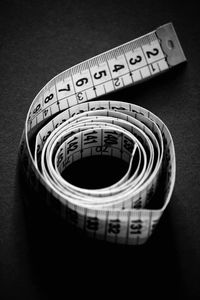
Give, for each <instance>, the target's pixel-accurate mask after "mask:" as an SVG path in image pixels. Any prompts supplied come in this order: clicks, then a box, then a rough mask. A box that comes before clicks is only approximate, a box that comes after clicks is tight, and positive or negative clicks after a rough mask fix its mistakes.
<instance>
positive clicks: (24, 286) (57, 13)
mask: <svg viewBox="0 0 200 300" xmlns="http://www.w3.org/2000/svg"><path fill="white" fill-rule="evenodd" d="M196 3H198V1H196ZM0 16H1V20H0V80H1V81H0V83H1V87H0V113H1V115H0V135H1V138H0V143H1V144H0V185H1V187H0V192H1V193H0V285H1V286H0V298H1V299H62V298H66V299H67V298H69V299H70V298H72V297H76V296H77V295H78V294H79V293H81V294H82V297H89V298H94V297H96V296H102V297H104V298H105V297H107V294H108V295H109V296H110V297H112V298H114V297H117V296H122V295H123V298H124V299H125V298H126V297H127V296H128V295H129V297H131V298H133V299H134V298H136V295H137V296H139V297H140V298H141V297H143V296H148V297H153V298H160V299H162V298H165V297H168V298H172V297H176V299H196V298H198V296H199V295H200V287H199V285H200V230H199V226H200V199H199V198H200V197H199V194H200V176H199V168H200V159H199V147H200V139H199V132H200V130H199V129H200V102H199V101H200V99H199V91H200V83H199V82H200V81H199V76H200V59H199V56H200V47H199V46H200V26H199V25H200V22H199V15H198V7H197V5H196V6H195V2H194V3H193V2H192V1H187V2H183V1H175V0H174V1H169V0H168V1H167V0H166V1H144V0H140V1H124V0H120V1H118V0H116V1H108V0H107V1H76V0H73V1H67V0H66V1H64V0H63V1H42V0H41V1H32V2H31V1H17V0H16V1H1V7H0ZM169 21H172V22H173V24H174V26H175V29H176V31H177V34H178V36H179V39H180V41H181V44H182V47H183V49H184V52H185V55H186V57H187V59H188V63H187V64H185V65H182V66H180V67H177V68H176V69H174V70H171V71H170V72H168V73H166V74H164V75H162V76H159V77H157V78H155V79H152V80H151V81H148V82H146V83H143V84H141V85H138V86H135V87H130V88H127V89H125V90H123V91H120V92H117V93H113V94H110V95H107V96H105V97H104V98H105V99H115V100H121V99H123V100H125V101H129V102H132V103H135V104H138V105H141V106H144V107H146V108H147V109H149V110H151V111H152V112H154V113H155V114H157V115H158V116H159V117H160V118H161V119H162V120H163V121H164V122H165V123H166V124H167V126H168V127H169V129H170V131H171V134H172V136H173V139H174V143H175V149H176V155H177V179H176V185H175V190H174V193H173V197H172V199H171V202H170V204H169V206H168V208H167V210H166V212H165V214H164V216H163V217H162V219H161V222H160V223H159V226H158V228H157V231H156V232H155V234H154V235H153V236H152V238H151V239H150V240H149V242H148V243H147V244H146V245H145V246H142V247H139V248H133V247H121V246H120V247H118V246H116V245H107V244H103V243H98V242H92V241H88V240H87V239H84V238H83V237H82V236H81V235H79V234H75V233H74V232H73V231H70V230H69V229H68V228H67V227H66V226H65V225H63V224H60V222H59V220H56V218H54V217H52V216H51V214H48V213H47V214H45V212H44V211H43V210H42V207H40V205H38V204H37V205H35V207H34V208H33V211H32V213H30V212H27V211H26V210H24V205H23V199H25V198H26V199H27V198H28V200H29V198H31V194H30V192H29V191H26V189H25V184H24V183H23V182H22V183H20V182H21V181H20V178H19V175H18V172H17V151H18V144H19V140H20V136H21V133H22V130H23V126H24V121H25V117H26V113H27V110H28V108H29V106H30V104H31V101H32V99H33V98H34V96H35V95H36V93H37V92H38V91H39V90H40V89H41V88H42V86H43V85H44V84H45V83H46V82H47V81H48V80H50V79H51V78H52V77H53V76H55V75H56V74H58V73H59V72H61V71H63V70H65V69H67V68H69V67H71V66H73V65H74V64H76V63H78V62H81V61H83V60H85V59H87V58H90V57H92V56H94V55H96V54H99V53H101V52H103V51H106V50H109V49H110V48H112V47H115V46H117V45H119V44H121V43H124V42H127V41H129V40H131V39H133V38H136V37H139V36H140V35H143V34H145V33H148V32H150V31H151V30H154V29H155V28H156V27H158V26H160V25H163V24H165V23H167V22H169ZM34 197H35V195H33V194H32V198H34ZM94 289H95V291H94Z"/></svg>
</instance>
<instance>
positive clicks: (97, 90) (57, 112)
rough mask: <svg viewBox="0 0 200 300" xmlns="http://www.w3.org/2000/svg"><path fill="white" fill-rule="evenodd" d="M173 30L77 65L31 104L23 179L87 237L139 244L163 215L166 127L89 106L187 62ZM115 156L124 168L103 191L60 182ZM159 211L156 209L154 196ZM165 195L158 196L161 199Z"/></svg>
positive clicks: (134, 111) (148, 117) (169, 151)
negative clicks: (90, 161) (70, 172)
mask: <svg viewBox="0 0 200 300" xmlns="http://www.w3.org/2000/svg"><path fill="white" fill-rule="evenodd" d="M185 60H186V59H185V56H184V53H183V51H182V48H181V46H180V43H179V41H178V38H177V36H176V33H175V30H174V28H173V25H172V24H171V23H168V24H166V25H163V26H161V27H159V28H158V29H156V30H155V31H153V32H151V33H149V34H147V35H145V36H143V37H140V38H138V39H136V40H133V41H131V42H129V43H126V44H124V45H121V46H119V47H116V48H114V49H112V50H110V51H107V52H105V53H103V54H100V55H98V56H96V57H94V58H92V59H89V60H87V61H85V62H82V63H80V64H78V65H76V66H75V67H72V68H71V69H68V70H66V71H64V72H63V73H61V74H59V75H58V76H56V77H55V78H53V79H52V80H51V81H50V82H49V83H47V85H46V86H45V87H44V88H43V89H42V90H41V91H40V92H39V93H38V95H37V96H36V97H35V99H34V101H33V103H32V105H31V107H30V109H29V112H28V115H27V119H26V123H25V129H24V132H23V135H22V139H21V145H20V151H19V153H20V157H21V159H22V166H23V169H24V172H25V174H26V177H27V179H28V181H29V182H30V184H31V185H32V186H34V188H36V189H37V190H39V189H41V187H42V189H43V191H44V198H45V199H46V202H47V203H48V204H50V205H51V206H52V205H53V206H55V210H56V211H57V212H58V213H59V214H60V215H61V216H62V217H64V218H66V219H67V220H68V221H69V222H70V223H72V224H73V225H74V226H76V227H78V228H81V229H82V230H83V231H84V232H85V233H87V235H89V236H92V237H94V238H98V239H103V240H106V241H110V242H114V243H121V244H133V245H135V244H142V243H144V242H145V241H146V240H147V239H148V237H149V236H150V235H151V233H152V231H153V229H154V227H155V225H156V224H157V223H158V221H159V219H160V217H161V215H162V213H163V211H164V210H165V208H166V207H167V204H168V203H169V200H170V198H171V194H172V191H173V187H174V183H175V173H176V163H175V151H174V144H173V140H172V137H171V134H170V132H169V130H168V128H167V127H166V125H165V124H164V123H163V122H162V121H161V120H160V119H159V118H158V117H157V116H155V115H154V114H153V113H152V112H150V111H148V110H147V109H145V108H142V107H140V106H137V105H134V104H132V103H128V102H124V101H120V102H119V101H112V100H105V101H104V100H101V101H98V100H93V101H89V102H88V100H92V99H95V98H97V97H99V96H101V95H103V94H107V93H109V92H112V91H114V90H118V89H120V88H123V87H125V86H129V85H132V84H135V83H139V82H141V81H142V80H144V79H145V80H146V79H148V78H151V77H152V76H155V75H158V74H160V73H162V72H164V71H166V70H168V69H170V68H172V67H173V66H175V65H177V64H179V63H181V62H184V61H185ZM88 156H112V157H117V158H120V159H122V160H124V161H125V162H126V163H128V169H127V172H126V173H125V175H124V176H123V177H122V178H121V179H120V180H119V181H118V182H116V183H114V184H112V185H111V186H109V187H106V188H101V189H84V188H80V187H77V186H75V185H73V184H71V183H70V182H67V181H66V180H65V179H64V178H63V176H62V174H63V172H64V171H66V170H67V167H68V166H69V165H70V164H72V163H73V162H74V161H77V160H80V159H82V158H85V157H88ZM161 184H162V189H159V193H160V194H159V197H161V198H162V206H161V207H159V208H156V209H153V208H152V207H153V206H152V202H153V201H154V202H155V201H156V195H158V188H159V186H160V185H161ZM161 190H162V191H161Z"/></svg>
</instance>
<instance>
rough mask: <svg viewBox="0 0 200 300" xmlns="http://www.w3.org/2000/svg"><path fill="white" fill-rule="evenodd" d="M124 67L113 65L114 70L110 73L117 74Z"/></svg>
mask: <svg viewBox="0 0 200 300" xmlns="http://www.w3.org/2000/svg"><path fill="white" fill-rule="evenodd" d="M124 67H125V66H124V65H114V69H113V70H112V71H113V72H118V71H119V70H121V69H123V68H124Z"/></svg>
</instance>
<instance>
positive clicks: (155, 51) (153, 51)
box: [146, 48, 159, 58]
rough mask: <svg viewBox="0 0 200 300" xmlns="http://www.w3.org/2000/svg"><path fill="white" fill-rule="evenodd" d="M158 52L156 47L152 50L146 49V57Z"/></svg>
mask: <svg viewBox="0 0 200 300" xmlns="http://www.w3.org/2000/svg"><path fill="white" fill-rule="evenodd" d="M158 53H159V50H158V49H157V48H153V50H152V51H147V52H146V54H147V57H148V58H151V56H156V55H157V54H158Z"/></svg>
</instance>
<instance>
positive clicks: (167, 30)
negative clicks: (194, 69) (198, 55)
mask: <svg viewBox="0 0 200 300" xmlns="http://www.w3.org/2000/svg"><path fill="white" fill-rule="evenodd" d="M156 34H157V36H158V38H159V39H160V40H161V45H162V49H163V51H164V52H165V54H166V55H167V62H168V64H169V65H170V66H175V65H178V64H180V63H182V62H184V61H186V60H187V59H186V57H185V54H184V52H183V49H182V47H181V44H180V42H179V39H178V37H177V34H176V31H175V29H174V26H173V24H172V23H167V24H165V25H163V26H160V27H159V28H158V29H157V30H156Z"/></svg>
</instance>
